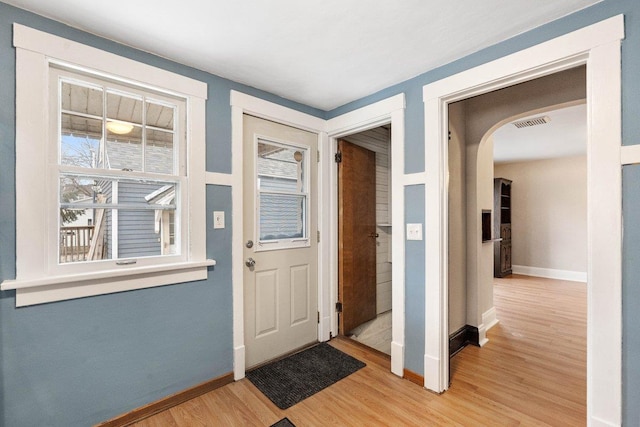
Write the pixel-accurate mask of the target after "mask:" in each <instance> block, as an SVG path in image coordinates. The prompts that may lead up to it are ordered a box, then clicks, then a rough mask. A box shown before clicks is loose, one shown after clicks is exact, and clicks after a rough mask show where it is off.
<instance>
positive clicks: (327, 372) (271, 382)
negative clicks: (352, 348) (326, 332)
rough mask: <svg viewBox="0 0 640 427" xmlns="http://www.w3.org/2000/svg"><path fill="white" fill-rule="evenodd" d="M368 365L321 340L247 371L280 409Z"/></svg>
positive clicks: (249, 376) (256, 384)
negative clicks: (287, 355) (306, 347)
mask: <svg viewBox="0 0 640 427" xmlns="http://www.w3.org/2000/svg"><path fill="white" fill-rule="evenodd" d="M365 366H367V365H366V364H364V363H363V362H361V361H359V360H358V359H354V358H353V357H351V356H349V355H348V354H345V353H343V352H341V351H340V350H337V349H335V348H333V347H331V346H330V345H329V344H326V343H320V344H318V345H315V346H313V347H311V348H308V349H306V350H303V351H301V352H299V353H296V354H293V355H291V356H289V357H286V358H284V359H281V360H277V361H275V362H273V363H269V364H268V365H265V366H261V367H259V368H256V369H254V370H252V371H249V372H247V378H248V379H249V380H250V381H251V382H252V383H253V384H254V385H255V386H256V387H257V388H258V389H259V390H260V391H261V392H262V393H264V395H265V396H267V397H268V398H269V399H270V400H271V401H272V402H273V403H275V405H276V406H277V407H278V408H280V409H287V408H289V407H291V406H293V405H295V404H296V403H298V402H300V401H302V400H304V399H306V398H307V397H309V396H312V395H314V394H316V393H317V392H319V391H320V390H322V389H324V388H326V387H328V386H330V385H331V384H333V383H335V382H337V381H340V380H341V379H343V378H344V377H346V376H348V375H351V374H352V373H354V372H356V371H357V370H358V369H361V368H364V367H365Z"/></svg>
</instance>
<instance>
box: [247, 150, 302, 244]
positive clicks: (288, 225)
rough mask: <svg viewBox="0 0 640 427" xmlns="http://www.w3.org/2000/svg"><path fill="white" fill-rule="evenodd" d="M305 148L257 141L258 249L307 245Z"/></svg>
mask: <svg viewBox="0 0 640 427" xmlns="http://www.w3.org/2000/svg"><path fill="white" fill-rule="evenodd" d="M308 151H309V150H308V148H306V147H294V146H290V145H285V144H281V143H278V142H273V141H267V140H264V139H258V140H257V162H256V169H257V195H258V204H257V206H258V218H259V219H258V221H257V224H256V226H257V228H258V230H257V233H256V235H257V236H259V240H258V250H265V249H282V248H283V247H296V246H309V236H308V233H309V232H308V230H309V215H308V212H309V206H308V203H309V194H308V190H307V189H308V186H309V184H308V178H307V168H308V164H307V162H308V158H309V155H308Z"/></svg>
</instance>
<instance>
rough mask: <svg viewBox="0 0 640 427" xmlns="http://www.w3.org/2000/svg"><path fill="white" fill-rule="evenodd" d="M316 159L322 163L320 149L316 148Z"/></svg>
mask: <svg viewBox="0 0 640 427" xmlns="http://www.w3.org/2000/svg"><path fill="white" fill-rule="evenodd" d="M316 160H317V161H318V163H320V150H316Z"/></svg>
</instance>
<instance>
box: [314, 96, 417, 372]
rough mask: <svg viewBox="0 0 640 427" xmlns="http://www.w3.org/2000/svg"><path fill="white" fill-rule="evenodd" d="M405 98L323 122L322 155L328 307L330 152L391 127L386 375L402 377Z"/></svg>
mask: <svg viewBox="0 0 640 427" xmlns="http://www.w3.org/2000/svg"><path fill="white" fill-rule="evenodd" d="M404 109H405V98H404V94H399V95H395V96H392V97H390V98H387V99H384V100H382V101H379V102H376V103H374V104H371V105H368V106H366V107H363V108H360V109H358V110H354V111H351V112H349V113H345V114H343V115H341V116H338V117H335V118H333V119H330V120H328V121H327V134H328V137H329V139H328V142H329V143H328V149H327V150H325V155H324V156H323V163H324V165H323V168H324V169H323V170H324V174H323V184H322V185H323V186H324V188H325V189H326V194H327V196H326V197H327V199H325V201H328V202H329V203H328V206H327V209H323V212H329V215H325V216H326V217H327V219H328V222H329V223H328V224H327V228H326V229H327V230H330V233H325V234H324V236H327V234H329V235H328V236H327V237H326V238H327V241H328V251H329V254H328V260H329V263H328V271H327V272H326V274H327V276H325V277H328V278H329V281H328V282H329V287H330V289H331V303H332V304H335V302H336V301H338V294H337V292H338V226H337V224H338V205H337V202H338V174H337V172H338V171H337V168H336V167H335V162H334V161H333V153H335V152H336V150H337V146H338V145H337V144H338V139H339V138H340V137H343V136H347V135H353V134H355V133H358V132H362V131H365V130H368V129H372V128H375V127H378V126H381V125H385V124H391V191H392V194H393V204H392V208H391V218H392V224H391V225H392V230H393V231H392V234H391V245H392V265H393V268H392V272H391V283H392V285H391V294H392V297H391V299H392V314H391V317H392V319H391V322H392V325H391V335H392V338H391V372H393V373H394V374H395V375H398V376H403V375H404V347H405V343H404V320H405V311H404V310H405V307H404V305H405V304H404V295H405V292H404V286H405V283H404V276H405V268H404V265H405V263H404V185H405V177H406V176H407V175H405V174H404V155H405V153H404ZM330 313H331V323H330V324H331V327H332V329H331V331H332V334H334V335H335V334H337V332H338V316H337V315H336V313H335V311H333V310H332V311H331V312H330Z"/></svg>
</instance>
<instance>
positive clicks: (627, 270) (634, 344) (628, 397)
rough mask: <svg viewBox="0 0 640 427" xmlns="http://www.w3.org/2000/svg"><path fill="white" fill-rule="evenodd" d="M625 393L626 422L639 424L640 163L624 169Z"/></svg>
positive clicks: (623, 392) (623, 346)
mask: <svg viewBox="0 0 640 427" xmlns="http://www.w3.org/2000/svg"><path fill="white" fill-rule="evenodd" d="M622 180H623V184H622V200H623V203H622V216H623V221H624V235H623V254H624V255H623V262H622V283H623V287H622V329H623V332H622V336H623V339H622V395H623V396H624V415H625V418H624V421H625V425H628V426H640V409H639V408H638V403H639V402H640V366H639V365H640V327H639V326H638V325H639V324H640V318H639V317H638V313H640V247H639V246H640V245H639V243H640V226H639V225H640V165H634V166H625V167H624V169H623V170H622Z"/></svg>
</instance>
